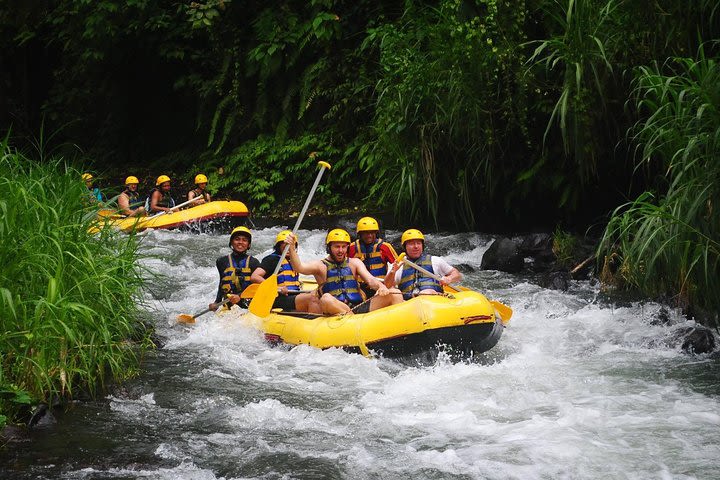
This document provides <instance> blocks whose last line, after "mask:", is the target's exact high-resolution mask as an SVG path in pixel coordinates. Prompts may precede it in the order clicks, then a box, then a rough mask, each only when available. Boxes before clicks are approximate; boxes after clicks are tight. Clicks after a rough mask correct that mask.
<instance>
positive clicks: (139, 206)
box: [117, 175, 145, 217]
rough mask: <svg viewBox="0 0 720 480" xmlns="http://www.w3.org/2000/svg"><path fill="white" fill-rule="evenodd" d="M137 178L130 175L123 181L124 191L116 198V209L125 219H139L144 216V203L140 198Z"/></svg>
mask: <svg viewBox="0 0 720 480" xmlns="http://www.w3.org/2000/svg"><path fill="white" fill-rule="evenodd" d="M139 184H140V181H139V180H138V179H137V177H133V176H132V175H130V176H129V177H127V178H126V179H125V190H123V192H122V193H121V194H120V195H119V196H118V201H117V202H118V208H119V210H120V213H122V214H123V215H125V216H127V217H139V216H140V215H145V206H144V203H145V202H144V201H143V200H142V199H141V198H140V192H138V185H139Z"/></svg>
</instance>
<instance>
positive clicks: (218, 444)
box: [0, 227, 720, 479]
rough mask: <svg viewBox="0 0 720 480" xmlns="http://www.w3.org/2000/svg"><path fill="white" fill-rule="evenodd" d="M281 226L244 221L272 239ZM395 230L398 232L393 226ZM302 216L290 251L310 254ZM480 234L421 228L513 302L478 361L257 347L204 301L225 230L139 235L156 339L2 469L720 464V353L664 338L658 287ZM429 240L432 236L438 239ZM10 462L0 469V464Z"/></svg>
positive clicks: (235, 474)
mask: <svg viewBox="0 0 720 480" xmlns="http://www.w3.org/2000/svg"><path fill="white" fill-rule="evenodd" d="M279 230H280V228H279V227H276V228H268V229H264V230H259V231H256V232H255V238H254V240H253V245H252V252H253V253H254V254H255V255H256V256H259V257H262V256H263V255H264V254H266V253H269V249H270V246H271V244H272V242H273V240H274V236H275V234H276V233H277V232H278V231H279ZM391 233H397V232H391ZM323 237H324V232H323V231H320V230H312V231H307V230H301V232H300V240H301V249H300V253H301V257H303V258H305V259H310V258H316V257H319V256H321V255H323V254H324V248H323V244H322V242H323ZM491 241H492V238H491V237H490V236H487V235H482V234H475V233H461V234H452V235H432V234H431V235H428V238H427V243H428V246H429V247H430V248H432V246H433V245H434V246H436V251H440V252H441V253H442V254H443V255H444V256H445V258H447V259H448V261H449V262H450V263H451V264H452V263H455V264H459V263H464V264H467V265H470V266H472V267H475V271H474V272H472V273H469V274H467V275H466V276H465V279H464V282H463V283H464V284H465V285H468V286H472V287H475V288H477V289H479V290H481V291H483V292H485V293H486V294H487V296H488V297H489V298H492V299H496V300H500V301H502V302H503V303H506V304H507V305H509V306H511V307H512V308H513V310H514V316H513V318H512V321H511V322H510V325H509V326H508V328H507V329H506V330H505V332H504V334H503V337H502V339H501V340H500V343H499V344H498V345H497V346H496V347H495V348H494V349H493V350H491V351H490V352H488V353H487V354H486V355H484V356H483V357H481V358H479V359H476V360H474V361H473V362H472V363H470V362H465V363H452V362H451V361H449V360H448V359H447V358H445V357H443V356H442V355H441V356H440V357H439V358H438V359H437V360H436V361H435V362H434V363H433V364H431V365H412V364H406V363H400V362H396V361H392V360H387V359H367V358H364V357H362V356H360V355H354V354H348V353H345V352H343V351H341V350H326V351H319V350H316V349H313V348H310V347H298V348H294V349H291V350H289V349H285V348H271V347H270V346H268V345H267V344H266V343H265V342H264V341H263V339H262V336H261V335H260V334H259V333H258V332H256V331H252V330H249V329H247V328H245V327H242V326H240V325H238V322H233V321H232V320H230V319H221V318H218V317H215V316H213V315H205V316H203V317H201V318H200V319H198V323H197V324H195V325H194V326H181V325H177V324H175V322H174V319H175V317H176V316H177V314H179V313H194V312H196V311H199V310H202V309H203V308H206V307H207V304H208V303H209V302H210V301H212V300H213V298H214V295H215V290H216V287H217V280H218V279H217V271H216V269H215V266H214V263H215V258H217V257H218V256H221V255H224V254H227V253H228V252H229V249H228V247H227V236H219V235H204V234H203V235H192V234H186V233H180V232H165V231H156V232H148V233H146V234H144V239H143V245H144V247H143V251H144V252H145V253H146V254H148V255H150V256H152V258H148V259H146V260H144V264H145V265H146V266H147V267H148V270H149V271H151V272H154V274H158V275H162V276H157V277H155V278H153V279H152V280H151V281H150V282H149V284H148V288H147V292H146V296H145V299H144V300H145V303H146V304H147V306H146V309H147V311H148V312H149V315H150V316H151V317H152V318H153V319H154V322H155V324H156V325H157V333H158V337H159V338H160V339H161V341H162V343H163V346H162V347H161V348H159V349H158V350H156V351H153V352H150V353H149V354H148V356H147V358H146V359H145V360H144V362H143V372H142V374H141V375H140V376H139V377H137V378H134V379H132V380H130V381H129V382H127V383H126V384H125V385H123V386H122V387H116V388H113V389H112V391H111V393H110V394H108V395H107V396H105V397H103V398H99V399H97V400H96V401H92V402H81V403H78V404H76V405H75V406H74V407H73V408H71V409H70V410H69V411H68V412H66V413H64V414H62V415H61V416H60V418H59V419H58V423H56V424H54V425H50V426H45V427H42V428H39V429H36V430H34V431H33V432H32V433H31V438H30V440H29V441H27V442H23V443H20V444H13V445H11V446H9V447H8V448H7V449H6V451H5V452H2V453H0V477H1V478H19V479H29V478H63V479H135V478H143V479H144V478H148V479H245V478H262V479H294V478H298V479H300V478H303V479H306V478H317V479H326V478H327V479H334V478H337V479H409V478H413V479H485V478H487V479H555V478H563V479H601V478H607V479H616V478H620V479H625V478H627V479H644V478H648V479H655V478H668V479H669V478H673V479H675V478H677V479H690V478H708V479H709V478H717V477H718V471H720V446H719V440H720V368H718V367H720V362H719V361H718V360H717V359H711V358H709V357H707V356H690V355H687V354H683V353H681V352H680V351H679V348H678V347H676V346H672V344H671V343H669V342H667V339H668V338H669V337H671V335H672V332H673V330H674V329H675V328H677V327H678V322H681V321H682V318H681V317H680V316H679V315H678V314H677V313H674V312H671V313H670V317H671V322H670V324H665V325H655V323H657V322H653V319H654V318H655V317H656V315H657V313H658V310H659V309H660V306H659V305H657V304H654V303H648V302H645V303H627V304H625V305H617V304H615V305H614V304H612V303H610V302H609V301H607V299H604V298H603V296H602V295H601V294H600V292H599V288H598V286H597V285H593V284H591V282H587V281H577V282H573V283H572V284H571V288H570V290H569V291H568V292H558V291H555V290H548V289H544V288H541V287H539V286H537V285H536V284H535V283H533V282H532V281H530V280H529V279H528V278H526V277H522V276H513V275H509V274H505V273H499V272H493V271H480V270H479V265H480V260H481V257H482V254H483V252H484V250H485V249H486V248H487V247H488V246H489V244H490V242H491ZM438 247H439V248H438ZM3 464H4V465H3Z"/></svg>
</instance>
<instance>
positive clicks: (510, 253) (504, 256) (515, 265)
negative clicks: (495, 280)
mask: <svg viewBox="0 0 720 480" xmlns="http://www.w3.org/2000/svg"><path fill="white" fill-rule="evenodd" d="M524 264H525V262H524V260H523V257H522V255H521V254H520V249H519V248H518V246H517V244H516V243H515V242H513V241H512V240H510V239H509V238H507V237H500V238H498V239H496V240H495V241H494V242H493V243H492V245H490V247H489V248H488V249H487V250H486V251H485V253H484V254H483V257H482V261H481V262H480V268H481V269H482V270H499V271H501V272H508V273H518V272H520V271H521V270H522V269H523V266H524Z"/></svg>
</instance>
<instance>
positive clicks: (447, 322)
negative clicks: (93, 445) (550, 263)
mask: <svg viewBox="0 0 720 480" xmlns="http://www.w3.org/2000/svg"><path fill="white" fill-rule="evenodd" d="M234 310H235V309H233V311H234ZM508 310H509V309H508ZM233 311H229V312H228V311H226V312H227V313H223V314H222V315H228V314H230V315H233V313H232V312H233ZM510 312H511V311H510ZM511 314H512V313H510V314H507V313H506V314H505V315H506V317H507V318H504V319H502V318H500V314H499V313H498V312H497V311H496V310H495V307H494V306H493V304H492V303H491V302H490V301H488V299H487V298H485V296H484V295H482V294H480V293H478V292H474V291H472V290H465V291H460V292H453V293H446V294H444V295H421V296H418V297H415V298H413V299H411V300H408V301H405V302H402V303H400V304H397V305H392V306H390V307H386V308H382V309H380V310H375V311H373V312H369V313H364V314H355V315H344V316H323V315H315V314H308V313H299V312H297V313H295V312H283V311H281V310H273V311H272V312H271V313H270V315H268V316H267V317H264V318H260V317H257V316H255V315H253V314H251V313H250V312H248V313H246V314H244V315H242V317H241V318H242V319H243V321H245V322H247V323H248V324H250V325H251V326H253V327H255V328H258V329H259V330H261V331H262V332H263V333H264V334H265V338H266V340H268V341H269V342H270V343H273V344H287V345H300V344H307V345H312V346H314V347H317V348H331V347H339V348H343V349H345V350H348V351H350V352H358V353H362V354H363V355H366V356H368V355H370V354H372V353H374V354H377V355H382V356H384V357H389V358H395V357H406V356H414V355H417V354H422V353H424V352H428V351H431V350H435V351H437V350H439V349H447V350H449V351H451V352H455V353H460V354H461V355H463V356H467V355H471V354H472V353H481V352H485V351H487V350H490V349H491V348H492V347H494V346H495V345H496V344H497V342H498V341H499V340H500V336H501V335H502V331H503V329H504V327H505V326H506V325H507V324H508V322H509V321H510V317H509V315H511Z"/></svg>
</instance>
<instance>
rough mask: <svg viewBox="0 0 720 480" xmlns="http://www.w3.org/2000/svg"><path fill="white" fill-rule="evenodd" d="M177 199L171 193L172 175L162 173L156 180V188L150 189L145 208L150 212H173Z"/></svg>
mask: <svg viewBox="0 0 720 480" xmlns="http://www.w3.org/2000/svg"><path fill="white" fill-rule="evenodd" d="M174 206H175V200H174V199H173V198H172V196H171V195H170V177H168V176H167V175H160V176H159V177H158V178H157V180H156V181H155V188H153V189H152V190H150V195H148V198H147V200H145V210H147V211H148V212H149V213H160V212H172V210H173V207H174Z"/></svg>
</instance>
